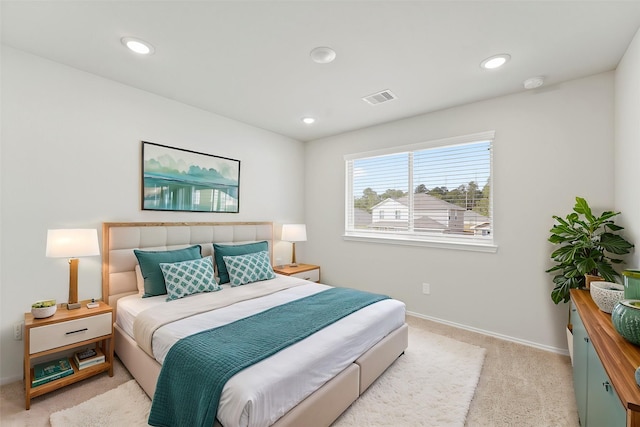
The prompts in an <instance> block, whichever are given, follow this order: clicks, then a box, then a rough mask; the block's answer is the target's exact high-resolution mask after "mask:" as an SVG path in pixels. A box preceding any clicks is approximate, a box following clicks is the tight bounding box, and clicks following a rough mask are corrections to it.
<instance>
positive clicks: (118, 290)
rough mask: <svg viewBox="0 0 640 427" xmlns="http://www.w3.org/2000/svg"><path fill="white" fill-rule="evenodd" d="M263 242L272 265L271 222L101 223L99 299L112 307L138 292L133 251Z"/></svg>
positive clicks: (208, 249) (205, 249) (210, 249)
mask: <svg viewBox="0 0 640 427" xmlns="http://www.w3.org/2000/svg"><path fill="white" fill-rule="evenodd" d="M262 240H266V241H267V242H268V243H269V255H270V257H271V261H272V262H273V223H272V222H105V223H103V224H102V299H103V301H105V302H106V303H107V304H109V305H111V306H112V307H114V308H115V307H116V302H117V301H118V299H119V298H121V297H124V296H127V295H131V294H135V293H138V289H137V285H136V283H137V281H136V273H135V266H136V264H137V259H136V257H135V255H134V253H133V249H143V250H169V249H177V248H183V247H187V246H191V245H198V244H199V245H201V246H202V255H203V256H208V255H212V254H213V245H212V244H213V243H224V244H241V243H248V242H255V241H262Z"/></svg>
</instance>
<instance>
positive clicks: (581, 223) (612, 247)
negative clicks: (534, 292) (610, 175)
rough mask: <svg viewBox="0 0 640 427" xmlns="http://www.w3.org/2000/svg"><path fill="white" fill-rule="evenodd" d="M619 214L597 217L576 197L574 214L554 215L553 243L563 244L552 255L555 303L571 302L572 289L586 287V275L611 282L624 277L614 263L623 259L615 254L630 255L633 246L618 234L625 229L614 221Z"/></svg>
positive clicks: (552, 294) (551, 269) (550, 238)
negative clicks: (599, 277)
mask: <svg viewBox="0 0 640 427" xmlns="http://www.w3.org/2000/svg"><path fill="white" fill-rule="evenodd" d="M617 215H620V212H610V211H606V212H603V213H602V215H600V216H595V215H594V214H593V213H592V212H591V208H590V207H589V204H588V203H587V201H586V200H585V199H583V198H581V197H576V204H575V206H574V207H573V212H572V213H570V214H569V215H567V216H566V218H564V219H563V218H560V217H559V216H555V215H554V216H553V218H554V219H555V220H556V224H555V225H554V226H553V228H552V229H551V230H549V231H550V232H551V236H550V237H549V241H550V242H551V243H553V244H556V245H561V246H560V247H559V248H558V249H556V250H555V251H553V253H552V254H551V259H553V261H555V262H556V265H555V266H554V267H552V268H550V269H548V270H547V273H555V276H554V277H553V283H554V284H555V286H554V288H553V290H552V291H551V299H552V300H553V302H554V303H556V304H558V303H559V302H560V301H564V302H567V301H569V290H570V289H572V288H581V287H583V286H584V281H585V278H584V275H585V274H593V275H597V276H601V277H603V278H604V279H605V280H606V281H608V282H615V278H616V277H620V274H619V273H618V272H617V271H615V270H614V268H613V264H620V263H622V262H623V260H622V259H620V258H614V257H613V256H612V255H614V256H615V255H623V254H628V253H629V252H630V250H631V248H633V244H631V243H629V242H628V241H626V240H625V239H624V238H623V237H621V236H620V235H618V234H615V232H617V231H620V230H622V229H623V227H620V226H619V225H616V224H614V222H613V219H612V218H613V217H615V216H617Z"/></svg>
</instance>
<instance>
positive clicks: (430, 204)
mask: <svg viewBox="0 0 640 427" xmlns="http://www.w3.org/2000/svg"><path fill="white" fill-rule="evenodd" d="M493 140H494V132H493V131H490V132H483V133H478V134H473V135H464V136H460V137H454V138H446V139H442V140H437V141H429V142H425V143H420V144H413V145H409V146H402V147H395V148H390V149H386V150H379V151H375V152H367V153H360V154H353V155H347V156H345V167H346V183H345V184H346V203H345V206H346V211H345V234H344V238H345V239H346V240H365V241H377V242H382V243H397V244H411V245H427V246H439V247H448V248H458V249H467V250H480V251H489V252H495V251H496V250H497V246H496V245H495V242H494V233H493V215H492V206H493V195H492V192H491V187H492V173H491V172H492V166H493V165H492V162H493V156H492V150H493ZM385 212H390V213H393V216H391V215H385Z"/></svg>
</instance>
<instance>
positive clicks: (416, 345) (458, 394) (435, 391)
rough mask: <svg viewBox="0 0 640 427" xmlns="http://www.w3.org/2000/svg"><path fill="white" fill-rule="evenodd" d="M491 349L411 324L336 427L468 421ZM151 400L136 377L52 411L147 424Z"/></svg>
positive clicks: (61, 417)
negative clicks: (403, 346)
mask: <svg viewBox="0 0 640 427" xmlns="http://www.w3.org/2000/svg"><path fill="white" fill-rule="evenodd" d="M485 353H486V351H485V349H483V348H481V347H476V346H474V345H470V344H466V343H463V342H460V341H456V340H453V339H451V338H447V337H444V336H441V335H436V334H432V333H429V332H425V331H422V330H419V329H415V328H411V327H410V328H409V348H408V349H407V350H406V352H405V354H404V355H403V356H401V357H400V358H399V359H398V360H396V361H395V363H394V364H393V365H392V366H391V367H389V369H387V371H386V372H385V373H384V374H383V375H382V376H381V377H380V378H378V380H377V381H376V382H375V383H374V384H373V385H371V387H369V389H368V390H367V391H366V392H365V393H364V394H363V395H362V396H361V397H360V399H358V400H357V401H356V402H355V403H354V404H353V405H351V407H350V408H349V409H347V411H346V412H345V413H344V414H342V416H341V417H340V418H338V420H336V422H335V423H334V427H361V426H380V427H382V426H389V427H391V426H393V427H399V426H411V427H414V426H430V427H433V426H438V427H455V426H460V427H462V426H464V424H465V419H466V416H467V412H468V410H469V405H470V403H471V400H472V399H473V395H474V392H475V389H476V386H477V384H478V380H479V378H480V372H481V370H482V364H483V363H484V357H485ZM150 406H151V402H150V400H149V399H148V398H147V395H146V394H145V393H144V392H143V391H142V389H141V388H140V387H139V386H138V385H137V383H136V382H135V380H131V381H129V382H127V383H125V384H122V385H121V386H119V387H118V388H116V389H113V390H110V391H108V392H106V393H104V394H101V395H99V396H96V397H94V398H92V399H90V400H87V401H86V402H83V403H81V404H80V405H78V406H74V407H72V408H69V409H65V410H62V411H59V412H56V413H54V414H52V415H51V418H50V421H51V425H52V427H76V426H77V427H81V426H82V427H91V426H101V427H102V426H104V427H106V426H114V427H115V426H118V427H119V426H123V425H127V426H146V425H147V422H146V420H147V418H148V416H149V409H150Z"/></svg>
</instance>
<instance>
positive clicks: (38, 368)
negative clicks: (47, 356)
mask: <svg viewBox="0 0 640 427" xmlns="http://www.w3.org/2000/svg"><path fill="white" fill-rule="evenodd" d="M71 374H73V367H72V366H71V363H70V361H69V359H68V358H66V357H64V358H61V359H56V360H50V361H48V362H43V363H38V364H37V365H34V366H33V380H32V381H31V386H32V387H36V386H39V385H42V384H45V383H48V382H50V381H53V380H57V379H59V378H63V377H66V376H67V375H71Z"/></svg>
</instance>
